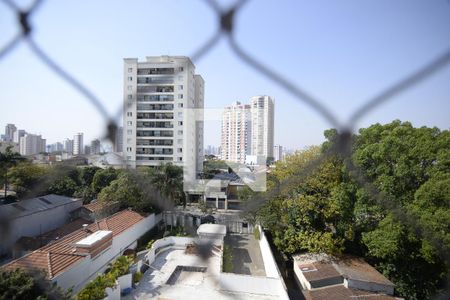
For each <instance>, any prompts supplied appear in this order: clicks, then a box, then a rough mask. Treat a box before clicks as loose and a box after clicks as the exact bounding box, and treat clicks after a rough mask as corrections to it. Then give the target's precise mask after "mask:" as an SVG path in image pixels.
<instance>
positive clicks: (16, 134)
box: [13, 129, 26, 144]
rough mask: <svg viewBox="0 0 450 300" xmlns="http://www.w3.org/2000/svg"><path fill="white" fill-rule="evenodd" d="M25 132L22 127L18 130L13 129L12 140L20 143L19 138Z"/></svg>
mask: <svg viewBox="0 0 450 300" xmlns="http://www.w3.org/2000/svg"><path fill="white" fill-rule="evenodd" d="M25 133H26V132H25V130H23V129H19V130H16V131H14V134H13V142H14V143H17V144H18V143H20V138H21V137H23V136H24V135H25Z"/></svg>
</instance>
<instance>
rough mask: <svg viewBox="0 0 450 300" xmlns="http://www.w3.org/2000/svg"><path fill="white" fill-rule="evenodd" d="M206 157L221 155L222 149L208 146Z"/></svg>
mask: <svg viewBox="0 0 450 300" xmlns="http://www.w3.org/2000/svg"><path fill="white" fill-rule="evenodd" d="M205 155H220V147H215V146H211V145H208V146H207V147H206V149H205Z"/></svg>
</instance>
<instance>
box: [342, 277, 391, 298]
mask: <svg viewBox="0 0 450 300" xmlns="http://www.w3.org/2000/svg"><path fill="white" fill-rule="evenodd" d="M344 286H345V287H347V288H352V289H359V290H364V291H370V292H376V293H384V294H387V295H393V294H394V286H392V285H386V284H380V283H375V282H368V281H361V280H353V279H344Z"/></svg>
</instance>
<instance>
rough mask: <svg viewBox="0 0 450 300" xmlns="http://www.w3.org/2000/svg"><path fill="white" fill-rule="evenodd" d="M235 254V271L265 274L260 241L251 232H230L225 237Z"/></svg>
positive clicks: (238, 272)
mask: <svg viewBox="0 0 450 300" xmlns="http://www.w3.org/2000/svg"><path fill="white" fill-rule="evenodd" d="M225 244H227V245H229V246H230V248H231V250H232V255H233V273H236V274H247V275H255V276H265V275H266V272H265V270H264V262H263V259H262V255H261V250H260V248H259V242H258V241H257V240H256V239H255V237H254V236H253V235H251V234H229V235H227V236H226V237H225Z"/></svg>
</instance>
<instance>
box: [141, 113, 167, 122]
mask: <svg viewBox="0 0 450 300" xmlns="http://www.w3.org/2000/svg"><path fill="white" fill-rule="evenodd" d="M137 119H138V120H145V119H149V120H151V119H156V120H162V119H163V120H171V119H173V113H137Z"/></svg>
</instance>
